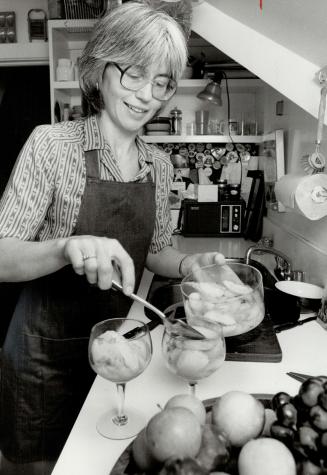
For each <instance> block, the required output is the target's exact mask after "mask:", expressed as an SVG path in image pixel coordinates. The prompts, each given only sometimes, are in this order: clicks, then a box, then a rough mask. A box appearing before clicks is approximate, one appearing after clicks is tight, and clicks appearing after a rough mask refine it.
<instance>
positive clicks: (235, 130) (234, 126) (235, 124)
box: [228, 119, 238, 135]
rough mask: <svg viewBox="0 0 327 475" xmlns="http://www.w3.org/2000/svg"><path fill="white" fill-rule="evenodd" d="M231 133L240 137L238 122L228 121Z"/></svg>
mask: <svg viewBox="0 0 327 475" xmlns="http://www.w3.org/2000/svg"><path fill="white" fill-rule="evenodd" d="M228 127H229V133H230V134H231V135H238V122H237V120H235V119H229V121H228Z"/></svg>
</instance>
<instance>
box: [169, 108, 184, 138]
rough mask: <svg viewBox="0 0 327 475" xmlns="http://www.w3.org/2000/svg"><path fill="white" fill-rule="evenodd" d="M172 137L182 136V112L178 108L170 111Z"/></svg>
mask: <svg viewBox="0 0 327 475" xmlns="http://www.w3.org/2000/svg"><path fill="white" fill-rule="evenodd" d="M170 115H171V132H170V133H171V135H182V111H181V110H180V109H178V107H177V106H175V107H174V109H172V110H171V111H170Z"/></svg>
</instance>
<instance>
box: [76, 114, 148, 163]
mask: <svg viewBox="0 0 327 475" xmlns="http://www.w3.org/2000/svg"><path fill="white" fill-rule="evenodd" d="M136 146H137V148H138V151H139V161H140V165H141V169H142V165H144V163H145V162H147V163H152V162H153V160H152V153H151V148H150V147H149V146H148V145H147V144H146V143H145V142H144V141H143V140H142V139H140V137H139V136H138V135H137V136H136ZM83 148H84V151H85V152H87V151H88V150H104V149H105V148H106V142H105V140H104V137H103V135H102V133H101V131H100V128H99V124H98V121H97V118H96V116H95V115H92V116H90V117H87V118H86V119H85V120H84V147H83Z"/></svg>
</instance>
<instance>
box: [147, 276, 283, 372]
mask: <svg viewBox="0 0 327 475" xmlns="http://www.w3.org/2000/svg"><path fill="white" fill-rule="evenodd" d="M147 300H148V301H149V302H150V303H152V304H153V305H154V306H155V307H157V308H159V309H160V310H162V311H163V310H165V309H166V308H167V307H169V306H170V305H172V304H174V303H177V302H181V306H180V307H178V309H177V312H176V317H177V318H184V317H185V313H184V306H183V303H182V294H181V290H180V286H179V281H178V280H176V279H164V278H162V277H160V276H157V275H155V276H154V277H153V280H152V283H151V286H150V289H149V292H148V296H147ZM145 313H146V315H147V316H148V318H150V319H151V320H153V319H157V318H158V317H156V315H154V314H153V313H152V312H151V310H148V309H145ZM281 359H282V350H281V348H280V345H279V342H278V339H277V337H276V333H275V331H274V328H273V324H272V321H271V319H270V317H269V315H268V313H267V312H266V315H265V318H264V319H263V321H262V322H261V323H260V325H258V326H257V327H256V328H254V329H253V330H251V331H250V332H247V333H244V334H243V335H238V336H232V337H228V338H226V361H255V362H266V363H278V362H279V361H281Z"/></svg>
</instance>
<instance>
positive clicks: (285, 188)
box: [275, 173, 327, 220]
mask: <svg viewBox="0 0 327 475" xmlns="http://www.w3.org/2000/svg"><path fill="white" fill-rule="evenodd" d="M275 194H276V198H277V199H278V201H281V202H282V203H283V205H285V206H286V207H287V208H291V209H293V210H294V211H296V212H298V213H300V214H302V215H303V216H305V217H306V218H308V219H311V220H317V219H321V218H323V217H324V216H327V174H325V173H317V174H316V175H305V176H302V175H301V176H299V175H284V176H283V177H281V178H280V180H279V181H278V182H277V183H276V184H275Z"/></svg>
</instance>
